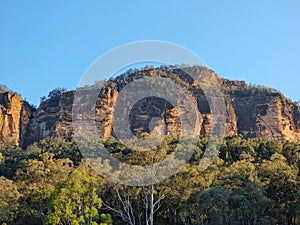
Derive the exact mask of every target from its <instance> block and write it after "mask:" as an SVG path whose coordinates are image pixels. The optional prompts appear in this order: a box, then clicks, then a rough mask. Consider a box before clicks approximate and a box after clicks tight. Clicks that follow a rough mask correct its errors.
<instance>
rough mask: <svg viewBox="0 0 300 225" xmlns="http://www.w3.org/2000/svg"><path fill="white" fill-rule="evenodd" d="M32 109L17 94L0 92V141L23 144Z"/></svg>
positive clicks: (2, 142)
mask: <svg viewBox="0 0 300 225" xmlns="http://www.w3.org/2000/svg"><path fill="white" fill-rule="evenodd" d="M33 111H34V109H33V108H32V107H31V106H30V105H29V104H28V103H27V102H25V101H23V100H22V97H21V96H19V95H18V94H16V93H14V92H5V93H0V143H1V144H9V145H23V139H24V137H25V135H26V130H27V126H28V123H29V121H30V119H31V116H32V113H33Z"/></svg>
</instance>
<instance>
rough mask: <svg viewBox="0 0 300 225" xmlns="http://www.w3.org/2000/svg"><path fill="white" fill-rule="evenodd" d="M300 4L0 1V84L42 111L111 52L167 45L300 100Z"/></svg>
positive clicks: (261, 0)
mask: <svg viewBox="0 0 300 225" xmlns="http://www.w3.org/2000/svg"><path fill="white" fill-rule="evenodd" d="M299 12H300V1H298V0H280V1H279V0H268V1H267V0H257V1H255V0H253V1H240V0H236V1H230V0H226V1H221V0H220V1H214V0H212V1H208V0H203V1H202V0H197V1H196V0H195V1H176V0H173V1H171V0H165V1H158V0H151V1H145V0H136V1H133V0H127V1H114V0H112V1H96V0H95V1H92V0H86V1H83V0H82V1H78V0H74V1H71V0H64V1H58V0H52V1H38V0H36V1H30V0H27V1H21V0H19V1H10V0H1V1H0V78H1V79H0V83H3V84H6V85H7V86H8V87H9V88H10V89H12V90H14V91H17V92H19V93H21V94H22V96H23V97H24V98H26V99H27V100H28V101H30V102H31V103H33V104H35V105H38V104H39V99H40V96H43V95H47V94H48V92H49V91H50V90H52V89H53V88H55V87H67V88H68V89H73V88H75V87H76V85H77V84H78V82H79V81H80V78H81V76H82V75H83V74H84V71H85V70H86V69H87V68H88V66H89V65H90V64H91V63H92V62H93V61H94V60H95V59H97V58H98V57H99V56H101V55H103V54H104V53H106V52H107V51H109V50H110V49H112V48H115V47H117V46H119V45H121V44H126V43H127V42H133V41H140V40H164V41H170V42H174V43H176V44H179V45H182V46H184V47H186V48H188V49H190V50H192V51H193V52H195V53H196V54H198V55H199V56H200V57H201V58H202V59H203V60H204V61H205V62H206V64H207V65H208V66H209V67H211V68H212V69H213V70H214V71H216V72H217V73H218V74H219V76H221V77H225V78H230V79H238V80H246V81H247V82H248V83H255V84H262V85H265V86H269V87H273V88H276V89H279V90H280V91H282V92H283V93H284V94H285V95H286V96H287V97H289V98H291V99H293V100H300V92H299V91H298V90H299V81H300V78H299V73H300V63H299V61H300V60H299V58H300V57H299V54H300V13H299Z"/></svg>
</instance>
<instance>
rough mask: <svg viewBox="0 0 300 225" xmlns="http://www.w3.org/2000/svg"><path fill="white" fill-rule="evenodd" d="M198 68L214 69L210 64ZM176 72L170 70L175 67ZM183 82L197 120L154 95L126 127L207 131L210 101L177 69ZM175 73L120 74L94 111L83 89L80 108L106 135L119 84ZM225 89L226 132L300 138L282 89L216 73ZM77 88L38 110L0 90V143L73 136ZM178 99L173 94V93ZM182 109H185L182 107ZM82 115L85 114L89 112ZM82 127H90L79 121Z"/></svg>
mask: <svg viewBox="0 0 300 225" xmlns="http://www.w3.org/2000/svg"><path fill="white" fill-rule="evenodd" d="M196 69H198V68H196ZM199 70H200V72H204V73H207V74H209V73H214V72H213V71H211V70H208V69H203V68H200V69H199ZM173 72H174V71H173ZM175 72H176V73H177V75H178V77H180V79H181V81H180V80H179V81H178V82H182V81H184V82H186V83H189V91H190V92H191V93H192V99H193V101H194V103H195V106H196V107H198V109H199V110H198V111H199V112H198V114H197V117H198V119H199V120H198V124H193V120H194V119H195V118H193V117H192V116H191V113H190V109H189V108H188V107H185V106H184V105H183V106H181V108H178V107H173V106H172V105H171V104H170V103H168V102H166V101H164V100H163V99H160V98H157V97H153V96H152V97H149V98H145V99H143V100H141V101H139V102H137V103H136V104H135V105H134V107H133V108H132V109H131V111H130V117H129V121H130V129H131V131H132V133H134V134H135V135H138V134H140V133H143V132H150V131H153V130H154V129H155V127H156V126H158V125H161V124H160V123H164V125H165V127H164V129H165V130H164V132H165V133H167V134H170V135H180V132H181V128H182V126H183V125H184V124H192V125H193V128H195V130H196V131H197V132H199V133H200V134H201V135H207V134H209V133H210V130H211V127H212V115H211V112H210V111H211V110H210V105H209V104H208V100H207V99H206V97H205V95H204V93H203V91H202V90H201V89H200V88H199V87H198V86H197V84H195V82H193V81H191V80H189V79H188V78H187V76H186V75H185V74H184V73H182V72H180V71H178V70H177V71H175ZM161 74H162V75H163V76H174V74H172V71H171V72H170V71H168V70H166V69H165V70H161V69H157V70H153V69H152V70H151V71H150V72H149V71H142V72H136V71H135V72H134V73H133V74H131V75H130V76H129V75H128V74H127V76H129V77H126V76H125V77H121V79H120V82H118V80H116V81H114V82H115V83H114V85H108V86H106V87H105V88H102V89H101V90H100V91H99V93H97V94H98V98H97V101H96V103H95V109H94V111H93V110H92V111H91V110H90V109H85V107H86V104H85V98H86V99H88V97H89V96H90V95H91V94H92V92H93V91H94V90H91V89H90V90H89V89H88V90H85V92H84V95H83V96H84V97H83V99H82V109H83V111H82V112H81V113H80V115H79V116H83V115H85V111H86V112H87V111H90V112H89V113H95V114H94V115H95V124H96V127H97V132H98V134H99V136H101V137H103V138H108V137H109V136H111V135H114V130H113V127H112V122H113V110H114V104H115V102H116V100H117V98H118V94H119V91H120V89H122V87H123V86H126V82H128V80H129V82H131V81H133V80H134V79H138V78H137V77H142V76H157V75H161ZM218 82H219V84H220V86H221V87H222V91H223V92H224V99H225V106H226V113H225V114H226V122H225V123H224V124H223V126H224V128H225V130H226V135H235V134H242V135H243V136H244V137H245V138H267V139H285V140H291V141H300V107H299V105H298V104H295V103H293V102H291V101H290V100H288V99H287V98H285V97H284V96H283V95H282V94H281V93H280V92H278V91H275V90H272V89H268V88H264V87H253V86H249V85H247V84H246V83H245V82H243V81H230V80H226V79H221V78H218ZM74 95H75V91H70V92H65V93H63V94H61V95H57V96H53V97H51V98H50V99H47V100H45V101H44V102H42V103H41V105H40V106H39V108H38V109H37V110H35V109H33V108H32V107H31V106H30V105H29V104H28V103H27V102H25V101H23V100H22V98H21V97H20V96H19V95H17V94H15V93H13V92H6V93H0V143H2V144H11V145H21V146H22V145H24V146H26V145H28V144H31V143H33V142H34V141H39V140H41V139H43V138H45V137H48V136H54V137H58V136H59V137H60V136H62V137H65V138H68V139H72V138H73V130H72V119H73V118H72V106H73V100H74ZM175 99H176V98H175ZM182 109H185V110H182ZM87 115H88V114H86V115H85V116H87ZM82 126H83V127H82V129H88V128H87V127H84V126H85V125H84V124H83V125H82Z"/></svg>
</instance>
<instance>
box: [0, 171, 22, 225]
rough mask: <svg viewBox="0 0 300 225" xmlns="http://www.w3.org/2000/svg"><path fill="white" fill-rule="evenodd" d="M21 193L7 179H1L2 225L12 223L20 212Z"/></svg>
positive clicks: (0, 214)
mask: <svg viewBox="0 0 300 225" xmlns="http://www.w3.org/2000/svg"><path fill="white" fill-rule="evenodd" d="M20 196H21V195H20V193H19V192H18V190H17V186H16V185H15V183H14V182H13V181H11V180H9V179H7V178H5V177H2V176H1V177H0V224H4V223H12V222H13V221H14V219H16V217H17V213H18V211H19V210H20V208H19V207H20V206H19V202H18V201H19V198H20Z"/></svg>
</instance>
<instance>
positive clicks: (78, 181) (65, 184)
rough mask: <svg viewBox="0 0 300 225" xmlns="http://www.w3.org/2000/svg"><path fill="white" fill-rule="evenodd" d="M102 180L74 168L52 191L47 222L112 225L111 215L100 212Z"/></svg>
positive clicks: (52, 224)
mask: <svg viewBox="0 0 300 225" xmlns="http://www.w3.org/2000/svg"><path fill="white" fill-rule="evenodd" d="M100 183H101V180H99V179H96V178H94V177H91V176H89V175H88V174H86V173H84V172H81V171H78V170H74V171H73V172H72V173H71V174H70V175H69V177H68V178H67V179H66V180H64V181H62V182H61V183H60V184H59V185H58V187H57V189H56V190H55V191H54V192H53V193H52V196H51V200H50V207H51V210H50V211H49V212H48V215H47V217H46V224H49V225H50V224H51V225H56V224H63V225H67V224H74V225H76V224H78V225H79V224H86V225H97V224H100V225H110V224H112V221H111V218H110V215H108V214H99V210H100V209H101V207H102V200H101V199H100V197H99V196H98V194H97V191H98V190H97V189H98V186H99V184H100Z"/></svg>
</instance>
